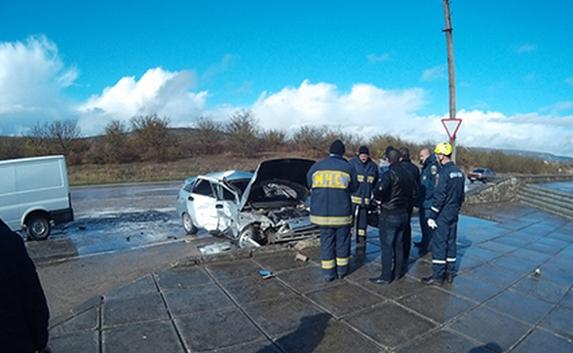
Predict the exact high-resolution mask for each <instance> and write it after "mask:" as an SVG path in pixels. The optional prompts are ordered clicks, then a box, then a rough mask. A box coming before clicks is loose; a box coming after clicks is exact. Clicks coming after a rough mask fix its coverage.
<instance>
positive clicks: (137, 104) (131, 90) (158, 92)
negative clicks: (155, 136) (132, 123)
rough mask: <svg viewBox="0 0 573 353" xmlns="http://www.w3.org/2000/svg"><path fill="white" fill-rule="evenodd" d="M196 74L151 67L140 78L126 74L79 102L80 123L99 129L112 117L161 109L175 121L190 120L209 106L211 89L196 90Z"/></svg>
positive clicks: (86, 128) (86, 129)
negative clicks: (207, 103) (209, 91)
mask: <svg viewBox="0 0 573 353" xmlns="http://www.w3.org/2000/svg"><path fill="white" fill-rule="evenodd" d="M195 81H196V80H195V74H194V73H193V72H191V71H177V72H170V71H166V70H164V69H162V68H159V67H158V68H154V69H149V70H147V72H145V74H143V76H141V78H140V79H139V80H137V79H136V78H135V77H133V76H129V77H123V78H121V79H120V80H119V81H117V83H116V84H115V85H113V86H111V87H107V88H105V89H104V90H103V92H102V93H101V94H99V95H94V96H92V97H90V98H89V99H88V100H87V101H86V102H84V103H81V104H80V105H78V107H77V110H78V112H79V113H80V116H81V117H80V127H81V128H82V131H84V132H87V133H98V132H100V131H101V130H102V128H103V127H104V126H105V125H106V124H107V123H108V122H109V121H111V120H113V119H119V120H128V119H130V118H132V117H133V116H136V115H145V114H152V113H157V114H158V115H160V116H167V117H168V118H169V119H170V120H171V123H172V125H174V126H183V125H188V124H190V123H191V122H192V121H193V120H194V119H195V118H197V116H199V115H200V114H201V112H203V110H204V109H205V102H206V99H207V91H201V92H198V93H193V92H191V91H190V89H191V87H192V86H194V84H195Z"/></svg>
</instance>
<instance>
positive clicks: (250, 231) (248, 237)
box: [237, 227, 261, 249]
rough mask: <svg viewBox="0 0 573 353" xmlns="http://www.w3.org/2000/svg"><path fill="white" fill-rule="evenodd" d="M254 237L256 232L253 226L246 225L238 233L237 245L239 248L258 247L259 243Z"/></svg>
mask: <svg viewBox="0 0 573 353" xmlns="http://www.w3.org/2000/svg"><path fill="white" fill-rule="evenodd" d="M256 238H257V232H256V230H255V228H253V227H247V228H245V229H244V230H243V231H242V232H241V234H239V238H238V239H237V240H238V241H237V245H238V246H239V248H240V249H244V248H253V247H259V246H261V245H260V244H259V243H258V242H257V241H256V240H255V239H256Z"/></svg>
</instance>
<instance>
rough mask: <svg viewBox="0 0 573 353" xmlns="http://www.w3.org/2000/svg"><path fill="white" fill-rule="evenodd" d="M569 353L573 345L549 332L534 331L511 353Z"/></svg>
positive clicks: (572, 349) (572, 350)
mask: <svg viewBox="0 0 573 353" xmlns="http://www.w3.org/2000/svg"><path fill="white" fill-rule="evenodd" d="M539 352H551V353H571V352H573V343H572V342H571V341H567V340H566V339H564V338H561V337H559V336H556V335H554V334H552V333H550V332H547V331H544V330H540V329H535V330H533V332H532V333H531V334H530V335H529V336H527V337H526V338H525V339H524V340H523V341H522V342H521V343H519V345H517V347H515V349H514V350H512V351H511V353H539Z"/></svg>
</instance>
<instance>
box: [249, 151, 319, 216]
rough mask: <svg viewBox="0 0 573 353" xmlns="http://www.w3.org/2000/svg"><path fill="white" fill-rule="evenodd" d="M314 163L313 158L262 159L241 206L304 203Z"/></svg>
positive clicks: (278, 205)
mask: <svg viewBox="0 0 573 353" xmlns="http://www.w3.org/2000/svg"><path fill="white" fill-rule="evenodd" d="M313 164H314V161H312V160H309V159H300V158H284V159H273V160H269V161H264V162H262V163H261V164H259V166H258V167H257V170H256V171H255V174H254V175H253V178H252V179H251V182H250V183H249V185H248V186H247V188H246V189H245V193H244V194H243V197H242V199H241V207H240V209H241V210H243V209H244V208H245V207H247V206H253V207H255V208H270V207H280V206H283V205H289V204H291V205H294V204H298V203H300V202H304V201H305V200H306V198H307V197H308V194H309V189H308V186H307V185H306V174H307V173H308V171H309V169H310V167H311V166H312V165H313Z"/></svg>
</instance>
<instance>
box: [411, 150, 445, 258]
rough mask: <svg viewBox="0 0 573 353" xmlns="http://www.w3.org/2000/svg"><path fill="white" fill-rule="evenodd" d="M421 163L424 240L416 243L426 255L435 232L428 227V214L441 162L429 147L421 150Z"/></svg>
mask: <svg viewBox="0 0 573 353" xmlns="http://www.w3.org/2000/svg"><path fill="white" fill-rule="evenodd" d="M420 164H421V165H422V172H421V178H420V188H419V193H418V207H419V211H418V212H419V217H420V229H421V230H422V240H421V241H419V242H416V243H414V245H415V246H416V247H417V248H418V249H419V250H420V254H421V255H424V254H426V253H427V252H428V250H429V249H428V248H429V247H430V244H431V240H432V234H433V232H434V231H433V230H431V229H430V227H428V216H429V215H430V207H432V199H433V197H434V189H435V188H436V182H437V176H438V171H439V170H440V164H439V163H438V161H437V160H436V156H435V155H434V154H432V153H431V152H430V149H429V148H422V149H421V150H420Z"/></svg>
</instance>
